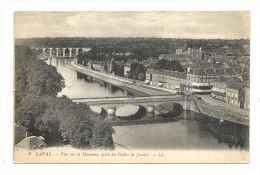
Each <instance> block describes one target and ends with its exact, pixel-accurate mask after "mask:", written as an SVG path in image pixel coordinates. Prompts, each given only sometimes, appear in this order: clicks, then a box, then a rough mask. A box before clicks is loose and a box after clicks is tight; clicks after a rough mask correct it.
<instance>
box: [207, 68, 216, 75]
mask: <svg viewBox="0 0 260 175" xmlns="http://www.w3.org/2000/svg"><path fill="white" fill-rule="evenodd" d="M205 71H206V73H207V75H216V72H215V71H214V69H206V70H205Z"/></svg>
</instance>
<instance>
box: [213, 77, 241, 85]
mask: <svg viewBox="0 0 260 175" xmlns="http://www.w3.org/2000/svg"><path fill="white" fill-rule="evenodd" d="M214 82H221V83H226V84H227V85H228V86H229V85H231V84H233V83H242V81H241V80H240V79H239V78H237V77H230V78H228V77H219V78H218V79H215V80H214Z"/></svg>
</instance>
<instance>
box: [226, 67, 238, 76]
mask: <svg viewBox="0 0 260 175" xmlns="http://www.w3.org/2000/svg"><path fill="white" fill-rule="evenodd" d="M226 74H229V75H236V73H235V72H234V71H233V68H226Z"/></svg>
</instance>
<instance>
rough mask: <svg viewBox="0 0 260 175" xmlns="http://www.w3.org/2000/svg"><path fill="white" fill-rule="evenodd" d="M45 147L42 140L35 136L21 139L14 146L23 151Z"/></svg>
mask: <svg viewBox="0 0 260 175" xmlns="http://www.w3.org/2000/svg"><path fill="white" fill-rule="evenodd" d="M45 145H47V144H46V143H45V142H43V141H42V138H38V137H36V136H30V137H26V138H25V139H23V140H22V141H21V142H19V143H18V144H17V145H16V146H17V147H19V148H23V149H34V148H37V147H41V146H45Z"/></svg>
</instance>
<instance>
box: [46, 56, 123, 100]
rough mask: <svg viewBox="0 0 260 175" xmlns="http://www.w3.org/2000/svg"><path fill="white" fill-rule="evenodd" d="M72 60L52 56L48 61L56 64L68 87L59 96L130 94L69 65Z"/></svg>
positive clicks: (87, 96) (114, 95) (84, 96)
mask: <svg viewBox="0 0 260 175" xmlns="http://www.w3.org/2000/svg"><path fill="white" fill-rule="evenodd" d="M71 61H73V59H70V58H69V59H66V58H64V59H56V58H51V59H48V60H47V61H46V62H47V64H51V65H53V66H55V67H56V68H57V71H58V72H59V73H60V74H61V75H62V76H63V77H64V79H65V85H66V87H65V88H63V89H62V91H61V92H60V93H59V94H58V96H62V95H67V96H68V97H70V98H91V97H119V96H120V97H121V96H128V93H127V92H126V91H124V90H123V89H120V88H118V87H116V86H113V85H111V84H109V83H106V82H103V81H101V80H99V79H95V78H93V77H90V76H87V75H84V74H82V73H79V72H77V71H75V70H73V69H71V68H69V67H67V64H68V63H69V62H71Z"/></svg>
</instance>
